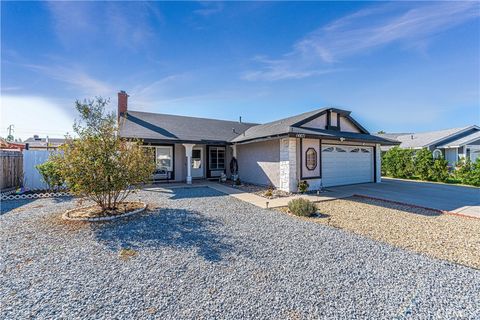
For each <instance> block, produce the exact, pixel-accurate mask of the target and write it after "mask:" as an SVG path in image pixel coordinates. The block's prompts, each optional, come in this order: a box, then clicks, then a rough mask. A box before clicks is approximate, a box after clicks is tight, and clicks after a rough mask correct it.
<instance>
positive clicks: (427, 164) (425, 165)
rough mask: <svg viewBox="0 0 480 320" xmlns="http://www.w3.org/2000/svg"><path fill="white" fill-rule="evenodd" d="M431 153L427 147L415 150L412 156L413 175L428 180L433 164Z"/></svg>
mask: <svg viewBox="0 0 480 320" xmlns="http://www.w3.org/2000/svg"><path fill="white" fill-rule="evenodd" d="M433 163H434V161H433V154H432V152H431V151H430V150H428V149H427V148H422V149H421V150H420V151H417V153H416V154H415V157H414V165H415V175H416V176H418V177H419V178H420V179H422V180H430V179H431V176H430V171H431V168H432V167H433V166H434V164H433Z"/></svg>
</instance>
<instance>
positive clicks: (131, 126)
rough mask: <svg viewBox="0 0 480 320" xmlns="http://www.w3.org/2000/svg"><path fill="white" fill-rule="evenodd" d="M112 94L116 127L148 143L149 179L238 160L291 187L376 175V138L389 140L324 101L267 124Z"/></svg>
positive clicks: (245, 171) (247, 169)
mask: <svg viewBox="0 0 480 320" xmlns="http://www.w3.org/2000/svg"><path fill="white" fill-rule="evenodd" d="M127 101H128V95H127V94H126V93H125V92H124V91H121V92H119V94H118V115H119V125H120V135H121V136H122V137H125V138H138V139H142V140H143V141H144V144H145V146H146V147H151V148H154V150H155V152H154V153H155V161H156V163H157V169H158V170H157V172H156V174H155V175H154V178H155V179H156V180H172V181H187V183H191V181H192V179H203V178H207V179H208V178H215V177H219V176H221V175H222V173H225V174H227V175H230V164H231V162H232V159H233V158H235V159H236V160H237V161H238V174H239V178H240V179H241V181H244V182H249V183H254V184H259V185H272V186H274V187H276V188H279V189H281V190H285V191H297V183H298V181H299V180H307V181H308V183H309V184H310V189H311V190H315V189H318V188H320V187H321V186H324V187H327V186H334V185H345V184H354V183H365V182H379V181H380V179H381V176H380V161H381V157H380V146H381V145H394V144H398V142H394V141H391V140H388V139H384V138H381V137H377V136H374V135H371V134H369V132H368V131H367V130H366V129H365V128H364V127H362V126H361V125H360V124H359V123H358V122H357V121H355V120H354V119H353V118H352V117H351V115H350V111H346V110H340V109H336V108H323V109H318V110H314V111H310V112H306V113H303V114H300V115H296V116H293V117H289V118H285V119H281V120H278V121H274V122H270V123H266V124H254V123H243V122H241V121H238V122H236V121H224V120H214V119H204V118H193V117H184V116H176V115H167V114H156V113H147V112H139V111H131V110H128V106H127Z"/></svg>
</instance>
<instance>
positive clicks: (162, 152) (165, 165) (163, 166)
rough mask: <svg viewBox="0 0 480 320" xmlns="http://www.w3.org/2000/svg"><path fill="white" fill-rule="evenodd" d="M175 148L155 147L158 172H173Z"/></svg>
mask: <svg viewBox="0 0 480 320" xmlns="http://www.w3.org/2000/svg"><path fill="white" fill-rule="evenodd" d="M172 159H173V147H172V146H159V147H155V163H156V164H157V169H158V170H165V171H173V161H172Z"/></svg>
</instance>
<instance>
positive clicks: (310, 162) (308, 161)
mask: <svg viewBox="0 0 480 320" xmlns="http://www.w3.org/2000/svg"><path fill="white" fill-rule="evenodd" d="M305 166H306V167H307V169H308V170H310V171H312V170H315V168H316V167H317V151H315V149H313V148H308V149H307V151H306V152H305Z"/></svg>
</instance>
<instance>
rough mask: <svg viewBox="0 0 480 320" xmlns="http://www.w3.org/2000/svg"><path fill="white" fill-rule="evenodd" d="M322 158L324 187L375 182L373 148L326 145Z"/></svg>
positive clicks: (323, 148) (323, 146)
mask: <svg viewBox="0 0 480 320" xmlns="http://www.w3.org/2000/svg"><path fill="white" fill-rule="evenodd" d="M321 158H322V185H323V186H324V187H330V186H340V185H346V184H355V183H367V182H374V181H375V180H374V179H375V165H374V148H373V147H366V146H348V145H328V144H324V145H322V157H321Z"/></svg>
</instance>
